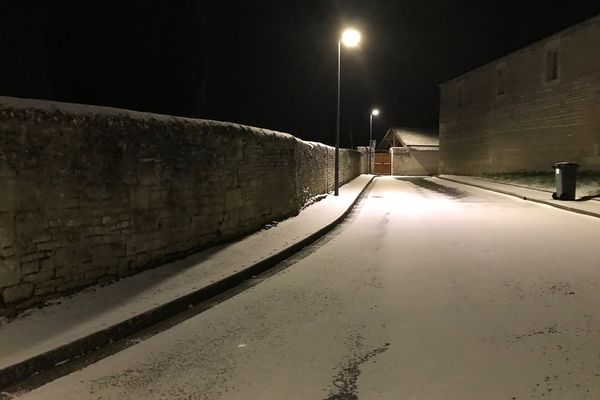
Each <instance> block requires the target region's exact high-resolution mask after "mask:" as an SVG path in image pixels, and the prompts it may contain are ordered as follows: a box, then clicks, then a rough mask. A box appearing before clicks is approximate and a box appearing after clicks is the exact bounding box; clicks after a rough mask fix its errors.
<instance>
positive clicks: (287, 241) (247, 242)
mask: <svg viewBox="0 0 600 400" xmlns="http://www.w3.org/2000/svg"><path fill="white" fill-rule="evenodd" d="M370 179H371V176H369V175H362V176H360V177H358V178H356V179H354V180H353V181H351V182H349V183H347V184H346V185H343V186H342V187H341V188H340V194H339V196H337V197H336V196H333V195H328V196H327V197H326V198H325V199H323V200H321V201H319V202H317V203H314V204H313V205H311V206H309V207H307V208H305V209H304V210H302V211H301V212H300V214H298V215H297V216H295V217H293V218H289V219H287V220H285V221H282V222H280V223H279V224H277V225H276V226H273V227H271V228H270V229H264V230H262V231H259V232H257V233H255V234H253V235H250V236H248V237H246V238H244V239H242V240H240V241H238V242H235V243H231V244H227V245H222V246H218V247H214V248H211V249H208V250H206V251H203V252H201V253H198V254H195V255H192V256H190V257H188V258H186V259H183V260H180V261H177V262H173V263H170V264H166V265H163V266H160V267H157V268H154V269H151V270H148V271H145V272H142V273H139V274H137V275H134V276H131V277H128V278H125V279H122V280H120V281H118V282H116V283H114V284H110V285H107V286H102V287H100V286H96V287H92V288H89V289H87V290H85V291H83V292H81V293H79V294H77V295H75V296H72V297H69V298H63V299H60V300H53V304H52V305H51V306H48V307H45V308H41V309H35V310H30V312H28V313H26V314H24V315H21V316H19V317H18V318H16V319H15V320H13V321H11V322H8V323H7V322H5V323H3V324H1V325H0V368H6V367H7V366H10V365H14V364H16V363H18V362H21V361H24V360H27V359H29V358H31V357H33V356H36V355H38V354H43V353H44V352H46V351H49V350H52V349H54V348H57V347H59V346H61V345H64V344H67V343H70V342H72V341H74V340H77V339H79V338H82V337H85V336H87V335H89V334H91V333H94V332H96V331H98V330H100V329H103V328H106V327H108V326H111V325H114V324H117V323H119V322H122V321H124V320H127V319H128V318H131V317H132V316H135V315H139V314H141V313H143V312H145V311H147V310H150V309H152V308H154V307H156V306H158V305H161V304H163V303H166V302H168V301H170V300H173V299H176V298H178V297H181V296H183V295H185V294H188V293H190V292H193V291H195V290H197V289H199V288H202V287H204V286H207V285H208V284H210V283H212V282H215V281H218V280H220V279H222V278H224V277H227V276H229V275H231V274H233V273H235V272H237V271H240V270H242V269H244V268H246V267H248V266H250V265H252V264H254V263H256V262H258V261H260V260H262V259H265V258H267V257H269V256H271V255H273V254H275V253H277V252H279V251H281V250H283V249H285V248H287V247H289V246H290V245H292V244H294V243H296V242H297V241H299V240H302V239H304V238H305V237H307V236H309V235H311V234H313V233H314V232H316V231H317V230H319V229H321V228H322V227H324V226H326V225H328V224H329V223H331V222H333V221H334V220H335V219H337V218H338V217H339V216H341V215H342V213H343V212H345V211H346V210H347V208H348V207H349V206H350V204H351V203H352V202H353V201H354V200H355V199H356V196H357V195H358V193H360V191H361V190H362V189H363V188H364V187H365V185H366V184H367V183H368V182H369V180H370Z"/></svg>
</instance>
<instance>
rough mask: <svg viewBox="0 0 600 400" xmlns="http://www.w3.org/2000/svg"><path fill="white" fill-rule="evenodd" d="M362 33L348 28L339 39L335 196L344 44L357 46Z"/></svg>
mask: <svg viewBox="0 0 600 400" xmlns="http://www.w3.org/2000/svg"><path fill="white" fill-rule="evenodd" d="M360 40H361V35H360V32H359V31H357V30H356V29H346V30H345V31H344V32H342V37H341V39H340V40H338V69H337V119H336V122H335V171H334V187H333V188H334V190H333V194H334V195H335V196H337V195H339V193H340V119H341V106H340V97H341V95H340V93H341V92H340V85H341V76H342V72H341V71H342V44H344V46H346V47H356V46H358V44H359V43H360Z"/></svg>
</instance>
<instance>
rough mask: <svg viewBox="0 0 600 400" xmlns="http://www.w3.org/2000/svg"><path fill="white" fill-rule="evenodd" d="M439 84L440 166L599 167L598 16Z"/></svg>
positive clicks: (452, 169) (469, 170) (465, 170)
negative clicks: (573, 164) (560, 164)
mask: <svg viewBox="0 0 600 400" xmlns="http://www.w3.org/2000/svg"><path fill="white" fill-rule="evenodd" d="M440 88H441V98H440V156H441V160H440V161H441V162H440V167H441V171H442V172H443V173H457V174H474V173H481V172H501V171H502V172H509V171H544V170H548V169H549V168H550V167H551V165H552V164H553V163H554V162H558V161H575V162H578V163H579V164H581V166H582V167H583V168H584V169H588V170H600V148H599V146H600V144H599V143H600V16H597V17H594V18H591V19H589V20H587V21H584V22H582V23H580V24H577V25H574V26H572V27H570V28H568V29H565V30H563V31H561V32H559V33H557V34H555V35H553V36H551V37H548V38H546V39H543V40H541V41H539V42H536V43H534V44H532V45H530V46H528V47H525V48H523V49H521V50H518V51H515V52H513V53H511V54H509V55H507V56H505V57H502V58H500V59H498V60H496V61H494V62H491V63H489V64H487V65H484V66H482V67H480V68H477V69H475V70H473V71H470V72H468V73H466V74H463V75H461V76H459V77H457V78H454V79H452V80H450V81H448V82H446V83H443V84H442V85H440Z"/></svg>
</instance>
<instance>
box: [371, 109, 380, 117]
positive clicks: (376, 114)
mask: <svg viewBox="0 0 600 400" xmlns="http://www.w3.org/2000/svg"><path fill="white" fill-rule="evenodd" d="M371 115H374V116H378V115H379V110H378V109H377V108H375V109H373V111H371Z"/></svg>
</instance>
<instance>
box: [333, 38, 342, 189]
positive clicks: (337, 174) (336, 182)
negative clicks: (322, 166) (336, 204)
mask: <svg viewBox="0 0 600 400" xmlns="http://www.w3.org/2000/svg"><path fill="white" fill-rule="evenodd" d="M341 71H342V42H341V40H338V67H337V118H336V120H335V167H334V168H335V171H334V178H333V180H334V183H333V184H334V190H333V194H334V196H337V195H339V194H340V119H341V105H340V97H341V94H340V93H341V92H340V86H341V76H342V72H341Z"/></svg>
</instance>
